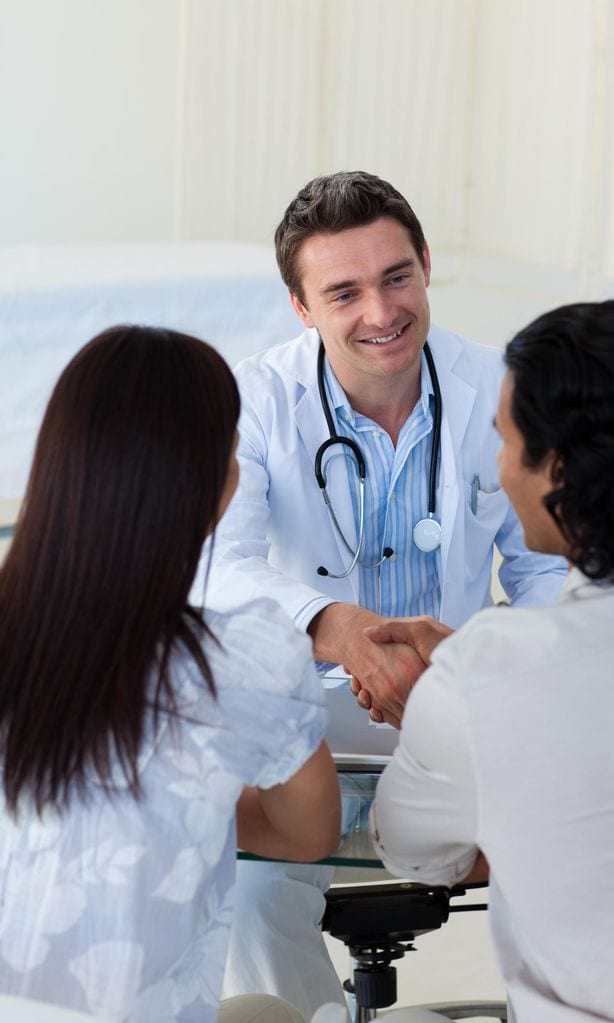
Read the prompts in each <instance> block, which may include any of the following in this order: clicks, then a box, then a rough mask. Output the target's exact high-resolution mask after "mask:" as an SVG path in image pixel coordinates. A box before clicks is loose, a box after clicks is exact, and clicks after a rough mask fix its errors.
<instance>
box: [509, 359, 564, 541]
mask: <svg viewBox="0 0 614 1023" xmlns="http://www.w3.org/2000/svg"><path fill="white" fill-rule="evenodd" d="M513 392H514V378H513V375H512V374H511V373H510V372H509V371H508V372H507V373H506V374H505V376H504V378H503V383H502V385H501V394H500V397H499V407H498V408H497V416H496V419H495V426H496V427H497V430H498V431H499V435H500V437H501V448H500V450H499V453H498V455H497V467H498V469H499V479H500V481H501V486H502V487H503V489H504V490H505V492H506V493H507V496H508V497H509V499H510V501H511V502H512V504H513V505H514V508H515V509H516V514H517V515H518V518H519V519H520V523H521V525H522V528H523V530H524V542H525V544H526V546H527V547H528V548H529V550H531V551H539V552H540V553H542V554H563V555H565V554H566V553H567V550H568V545H567V543H566V541H565V538H564V536H563V534H562V533H561V531H560V529H559V527H558V526H557V524H556V522H555V521H554V519H553V518H552V516H551V515H550V512H549V511H548V510H547V508H546V507H545V506H544V497H545V496H546V494H549V493H550V491H551V490H552V488H553V483H552V458H551V457H549V456H547V457H546V458H545V459H544V461H543V462H542V464H541V465H539V466H528V465H527V464H525V446H524V439H523V436H522V434H521V432H520V430H519V429H518V427H517V426H516V423H515V422H514V419H513V416H512V396H513Z"/></svg>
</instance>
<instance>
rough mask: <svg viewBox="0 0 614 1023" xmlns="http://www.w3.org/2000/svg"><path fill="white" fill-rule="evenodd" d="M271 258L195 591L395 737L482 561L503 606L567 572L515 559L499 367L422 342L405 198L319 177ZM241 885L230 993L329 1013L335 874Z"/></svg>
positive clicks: (426, 327)
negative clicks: (229, 456)
mask: <svg viewBox="0 0 614 1023" xmlns="http://www.w3.org/2000/svg"><path fill="white" fill-rule="evenodd" d="M275 243H276V252H277V260H278V264H279V268H280V272H281V276H282V278H283V280H284V282H285V283H286V285H287V287H288V289H289V292H290V300H291V302H292V305H293V307H294V309H295V311H296V313H297V314H298V316H299V318H300V319H301V320H302V322H303V324H304V326H305V331H304V333H303V334H301V335H300V336H299V337H298V338H296V339H295V340H293V341H290V342H288V343H287V344H284V345H280V346H279V347H276V348H272V349H270V350H269V351H267V352H264V353H261V354H260V355H257V356H253V357H251V358H249V359H246V360H245V361H244V362H242V363H241V364H240V365H239V367H238V368H237V371H236V372H237V379H238V382H239V387H240V390H241V400H242V415H241V420H240V434H241V441H240V445H239V452H238V455H239V462H240V466H241V481H240V485H239V488H238V491H237V494H236V496H235V498H234V500H233V502H232V504H231V506H230V508H229V510H228V512H227V514H226V515H225V517H224V519H223V520H222V522H221V524H220V526H219V529H218V535H217V538H216V542H215V548H214V563H213V565H212V571H211V576H210V593H211V595H212V597H213V600H214V602H215V603H216V604H217V605H219V606H220V607H222V608H223V607H228V606H232V605H233V604H236V603H237V602H240V601H244V600H246V599H249V598H250V597H254V596H259V595H262V593H263V592H264V593H266V594H267V595H268V596H272V597H274V598H275V599H276V600H277V601H279V603H280V604H281V605H282V606H283V607H284V608H285V609H286V611H287V612H288V613H289V614H290V616H291V617H292V618H293V619H294V621H295V622H296V624H297V625H298V626H299V628H301V629H303V630H306V631H307V632H308V633H309V634H310V636H311V638H312V640H313V648H314V656H315V657H316V659H317V660H319V661H321V662H323V663H324V664H325V665H326V664H331V665H332V664H338V663H341V664H343V665H345V667H346V669H347V670H348V671H349V672H350V673H351V674H352V675H353V676H354V679H355V680H356V682H355V687H356V691H358V690H359V689H360V687H362V688H361V689H360V691H359V700H360V702H361V703H362V704H363V705H364V706H371V708H372V710H371V713H372V716H375V717H376V718H379V717H383V718H384V719H385V720H386V721H388V722H390V723H392V724H395V725H396V726H397V727H398V726H399V724H400V719H401V717H402V713H403V707H404V704H405V701H406V699H407V695H408V693H409V690H410V688H411V686H412V685H413V683H414V682H415V681H416V679H417V677H418V675H419V674H420V673H421V671H422V668H423V667H424V664H423V661H424V660H426V659H427V654H428V651H429V649H430V646H431V645H432V644H433V642H434V641H435V640H436V638H437V637H438V635H439V634H441V632H442V631H447V630H445V629H444V627H443V625H439V624H438V622H442V623H445V625H447V626H451V627H453V628H456V627H457V626H459V625H461V624H462V623H463V622H464V621H465V620H466V619H467V618H468V617H469V616H470V615H471V614H473V613H474V612H476V611H478V610H479V609H480V608H482V607H483V606H484V605H486V604H488V603H489V602H490V583H491V566H492V553H493V545H494V544H496V545H497V547H498V548H499V550H500V551H501V554H502V555H503V563H502V567H501V570H500V579H501V583H502V585H503V587H504V589H505V590H506V592H507V594H508V596H509V597H510V599H511V601H512V603H514V604H524V605H531V604H543V603H551V602H554V601H555V600H556V599H557V598H558V595H559V591H560V589H561V585H562V582H563V578H564V573H565V567H564V563H563V562H562V561H559V560H558V559H555V558H549V557H546V556H543V555H538V554H534V553H530V552H529V551H527V549H526V548H525V546H524V543H523V538H522V530H521V527H520V524H519V522H518V519H517V517H516V514H515V512H514V510H513V508H512V507H511V505H510V502H509V500H508V498H507V496H506V494H505V493H504V492H503V491H502V490H501V489H500V485H499V481H498V476H497V467H496V452H497V447H498V442H497V434H496V431H495V430H494V428H493V417H494V415H495V411H496V405H497V397H498V392H499V385H500V381H501V376H502V373H503V367H502V358H501V352H500V351H498V350H496V349H494V348H486V347H482V346H479V345H476V344H472V343H470V342H467V341H465V340H463V339H462V338H461V337H459V336H457V335H456V334H452V333H450V332H449V331H446V330H441V329H440V328H438V327H435V326H433V325H431V323H430V314H429V304H428V297H427V288H428V285H429V281H430V274H431V259H430V253H429V249H428V246H427V243H426V240H425V238H424V234H423V232H422V228H421V226H420V223H419V221H418V219H417V217H416V216H415V214H414V212H413V210H412V209H411V208H410V206H409V204H408V203H407V201H406V200H405V199H404V198H403V196H402V195H400V193H399V192H397V191H396V189H394V188H393V187H392V186H391V185H390V184H388V183H387V182H385V181H383V180H381V179H379V178H377V177H375V176H374V175H371V174H366V173H362V172H352V173H338V174H333V175H330V176H327V177H321V178H316V179H315V180H314V181H311V182H310V183H309V184H308V185H306V186H305V188H303V189H302V190H301V191H300V192H299V194H298V195H297V197H296V198H295V199H294V200H293V201H292V202H291V203H290V205H289V207H288V209H287V210H286V213H285V214H284V217H283V220H282V221H281V223H280V225H279V227H278V228H277V231H276V234H275ZM427 342H428V348H426V347H425V346H426V344H427ZM318 363H319V364H320V372H318ZM439 420H440V422H439ZM329 438H330V440H331V443H330V444H325V443H324V442H327V440H328V439H329ZM333 438H335V439H334V440H333ZM338 438H342V440H339V439H338ZM318 454H319V457H318V458H317V456H318ZM316 458H317V461H318V465H317V466H316ZM316 469H317V470H318V479H316V471H315V470H316ZM362 477H364V480H363V479H362ZM323 482H324V487H322V483H323ZM363 484H364V485H363ZM416 615H426V616H432V618H433V619H437V620H438V622H437V621H431V620H430V619H427V620H425V621H422V622H420V623H417V627H416V636H417V648H418V649H417V650H416V649H413V648H412V647H410V646H408V645H405V644H404V643H398V644H393V643H389V644H384V643H377V642H375V641H374V640H373V639H371V638H369V636H368V634H367V633H365V631H364V630H365V628H366V627H367V626H370V625H374V624H377V623H380V622H382V620H386V621H387V620H389V619H390V618H391V617H400V616H416ZM421 642H422V643H423V644H424V657H423V658H421V657H420V654H419V651H420V649H421ZM241 870H242V873H243V875H244V878H243V881H242V882H241V883H240V884H239V889H240V891H239V893H238V902H237V910H236V917H235V919H236V921H237V926H236V928H235V931H234V936H233V939H232V943H231V954H230V959H229V965H228V970H227V977H226V993H227V994H239V993H242V992H245V991H252V990H254V991H256V990H266V991H269V992H271V993H272V992H275V993H277V994H281V995H283V996H284V997H285V998H287V999H288V1000H289V1001H291V1002H293V1003H294V1004H295V1005H297V1007H298V1008H299V1009H301V1011H302V1012H303V1014H304V1015H305V1016H306V1017H307V1018H309V1016H310V1014H311V1013H312V1012H313V1011H314V1010H315V1008H316V1007H317V1005H319V1004H321V1002H322V1001H326V1000H335V999H337V1000H339V1001H341V1000H342V992H341V988H340V985H339V982H338V981H337V979H336V976H335V974H334V971H333V969H332V965H331V964H330V962H329V961H328V959H327V955H326V952H325V948H324V944H323V941H322V938H321V935H320V933H319V930H318V923H319V920H320V918H321V915H322V911H323V895H322V892H323V891H325V890H326V887H327V886H328V884H329V883H330V879H331V877H332V869H331V868H319V867H296V868H295V867H287V868H284V867H281V866H280V865H262V864H242V866H241ZM282 877H283V879H284V883H283V884H282V883H281V881H280V879H281V878H282ZM293 881H294V882H296V883H292V882H293ZM269 886H270V887H269ZM241 900H243V905H241V904H240V902H241Z"/></svg>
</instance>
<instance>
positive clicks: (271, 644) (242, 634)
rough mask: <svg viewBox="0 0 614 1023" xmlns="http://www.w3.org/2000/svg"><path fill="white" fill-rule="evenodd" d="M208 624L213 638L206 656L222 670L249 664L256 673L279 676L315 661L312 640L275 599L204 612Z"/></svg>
mask: <svg viewBox="0 0 614 1023" xmlns="http://www.w3.org/2000/svg"><path fill="white" fill-rule="evenodd" d="M205 621H206V623H207V625H208V627H209V629H210V630H211V632H212V634H213V637H214V642H210V643H209V644H208V646H207V655H208V656H210V657H211V660H212V662H214V663H215V664H216V665H219V667H220V668H221V667H222V666H224V667H230V666H231V665H233V664H244V663H245V662H246V661H249V663H250V664H251V665H252V667H253V670H254V672H257V673H259V674H260V673H265V674H266V673H270V672H274V673H275V674H279V673H282V672H283V671H284V670H292V671H296V670H297V667H298V666H299V665H306V664H309V663H311V662H312V650H311V641H310V640H309V639H308V637H307V636H305V634H304V633H302V632H299V630H298V629H297V628H296V626H295V625H294V622H293V621H292V620H291V618H290V617H289V616H288V615H287V614H286V612H285V611H284V610H283V608H281V607H280V605H279V604H278V603H277V602H276V601H274V600H269V599H268V598H266V597H259V598H257V599H255V600H250V601H248V602H246V603H245V604H242V605H240V606H239V607H237V608H235V609H233V610H232V611H230V612H224V613H222V612H205ZM212 666H213V663H212Z"/></svg>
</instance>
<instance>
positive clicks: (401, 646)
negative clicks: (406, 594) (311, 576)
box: [307, 604, 451, 728]
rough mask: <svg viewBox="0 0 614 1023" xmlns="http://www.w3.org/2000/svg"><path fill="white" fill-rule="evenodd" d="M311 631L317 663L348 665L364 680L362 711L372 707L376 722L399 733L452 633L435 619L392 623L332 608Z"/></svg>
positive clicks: (342, 606) (358, 611) (368, 614)
mask: <svg viewBox="0 0 614 1023" xmlns="http://www.w3.org/2000/svg"><path fill="white" fill-rule="evenodd" d="M408 622H409V623H410V625H409V627H408V626H407V623H408ZM412 623H413V624H412ZM373 630H375V631H373ZM307 631H308V632H309V635H310V636H311V638H312V640H313V644H314V654H315V656H316V657H317V658H318V660H328V661H334V662H335V663H339V664H343V665H344V667H345V669H346V671H348V672H349V673H350V674H351V675H352V676H353V678H354V679H357V680H359V681H360V687H362V689H363V690H365V693H366V694H368V697H367V696H364V697H363V698H362V699H361V700H359V702H360V704H361V706H363V707H364V708H365V709H369V707H370V706H373V710H374V713H373V714H372V716H373V717H374V718H375V719H376V720H382V719H383V720H385V721H387V722H388V724H392V725H394V726H395V727H396V728H399V727H400V724H401V718H402V717H403V709H404V707H405V702H406V700H407V697H408V695H409V693H410V691H411V688H412V686H413V685H414V684H415V683H416V681H417V679H418V678H419V677H420V675H421V674H422V672H423V671H424V669H425V667H426V664H427V663H428V660H429V659H430V653H431V651H432V649H433V647H434V646H435V645H436V643H437V642H439V640H440V639H442V638H443V637H444V636H446V635H448V634H449V632H450V631H451V630H449V629H448V628H447V626H445V625H441V624H440V623H439V622H436V621H434V619H432V618H427V617H424V618H420V619H392V620H391V619H384V618H382V617H381V615H377V614H375V613H374V612H373V611H368V610H367V609H366V608H363V607H356V606H354V605H352V604H331V605H329V606H328V607H326V608H324V610H323V611H320V612H319V614H317V615H316V616H315V618H314V619H313V620H312V622H311V624H310V625H309V628H308V630H307ZM401 636H402V638H401ZM353 688H354V687H353ZM355 691H356V690H355ZM378 712H379V713H378Z"/></svg>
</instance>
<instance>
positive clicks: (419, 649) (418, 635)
mask: <svg viewBox="0 0 614 1023" xmlns="http://www.w3.org/2000/svg"><path fill="white" fill-rule="evenodd" d="M453 631H454V630H453V629H451V628H450V627H449V626H448V625H444V624H443V622H438V621H436V620H435V619H434V618H431V617H430V616H428V615H420V616H419V617H415V618H391V619H389V620H388V621H382V622H380V623H379V624H378V625H368V626H367V627H366V628H365V636H366V637H367V638H368V639H371V640H373V641H374V642H375V643H382V644H386V645H389V644H394V643H397V644H398V643H400V644H406V645H407V646H409V647H412V648H413V649H414V650H415V652H416V653H417V654H418V655H419V657H420V659H421V660H422V662H423V663H424V665H425V666H427V665H429V664H430V663H431V655H432V653H433V650H434V649H435V647H436V646H437V645H438V644H439V643H441V641H442V639H445V638H446V637H447V636H449V635H451V633H452V632H453ZM415 681H417V678H416V679H414V682H415ZM350 684H351V687H352V692H353V693H354V696H355V697H356V699H357V700H358V703H359V704H360V706H361V707H363V708H364V709H365V710H368V711H370V714H371V717H372V719H373V720H374V721H378V722H379V721H389V719H388V717H387V716H386V714H385V713H383V710H384V708H382V707H381V706H379V704H378V701H377V700H374V699H373V693H372V692H371V691H370V689H369V686H368V685H367V686H365V685H364V683H363V680H362V679H361V678H360V677H359V676H357V675H356V674H355V673H354V672H352V680H351V683H350ZM389 723H393V722H390V721H389ZM396 727H399V725H397V726H396Z"/></svg>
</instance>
